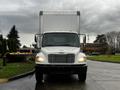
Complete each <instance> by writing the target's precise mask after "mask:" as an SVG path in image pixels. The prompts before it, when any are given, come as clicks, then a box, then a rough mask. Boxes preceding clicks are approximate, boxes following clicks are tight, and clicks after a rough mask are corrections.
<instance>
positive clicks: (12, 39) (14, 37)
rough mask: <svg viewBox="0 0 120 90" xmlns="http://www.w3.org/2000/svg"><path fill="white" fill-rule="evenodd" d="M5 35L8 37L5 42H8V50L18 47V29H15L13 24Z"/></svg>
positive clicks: (12, 50) (15, 49) (13, 50)
mask: <svg viewBox="0 0 120 90" xmlns="http://www.w3.org/2000/svg"><path fill="white" fill-rule="evenodd" d="M7 37H8V40H7V44H8V48H9V51H10V52H16V51H17V49H19V48H20V46H21V44H20V41H19V40H18V38H19V36H18V31H17V30H16V26H15V25H13V27H12V28H11V30H10V32H9V34H8V35H7Z"/></svg>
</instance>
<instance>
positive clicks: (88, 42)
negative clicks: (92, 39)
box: [87, 34, 89, 43]
mask: <svg viewBox="0 0 120 90" xmlns="http://www.w3.org/2000/svg"><path fill="white" fill-rule="evenodd" d="M87 37H88V43H89V34H88V35H87Z"/></svg>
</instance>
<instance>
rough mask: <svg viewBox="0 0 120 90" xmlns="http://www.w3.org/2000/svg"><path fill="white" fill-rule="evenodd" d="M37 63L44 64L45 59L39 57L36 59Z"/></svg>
mask: <svg viewBox="0 0 120 90" xmlns="http://www.w3.org/2000/svg"><path fill="white" fill-rule="evenodd" d="M35 61H37V62H43V61H44V57H40V56H37V57H36V58H35Z"/></svg>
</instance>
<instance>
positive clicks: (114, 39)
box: [105, 31, 120, 52]
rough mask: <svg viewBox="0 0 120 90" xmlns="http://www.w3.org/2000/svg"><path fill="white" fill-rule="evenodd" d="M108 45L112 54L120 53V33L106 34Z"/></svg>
mask: <svg viewBox="0 0 120 90" xmlns="http://www.w3.org/2000/svg"><path fill="white" fill-rule="evenodd" d="M105 35H106V40H107V44H108V45H109V48H111V49H112V52H116V51H118V50H119V51H120V32H116V31H112V32H108V33H106V34H105Z"/></svg>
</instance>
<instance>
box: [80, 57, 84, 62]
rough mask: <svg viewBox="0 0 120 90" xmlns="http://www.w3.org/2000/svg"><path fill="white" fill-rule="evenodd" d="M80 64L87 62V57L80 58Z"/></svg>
mask: <svg viewBox="0 0 120 90" xmlns="http://www.w3.org/2000/svg"><path fill="white" fill-rule="evenodd" d="M78 62H86V58H85V57H82V58H79V59H78Z"/></svg>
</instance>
